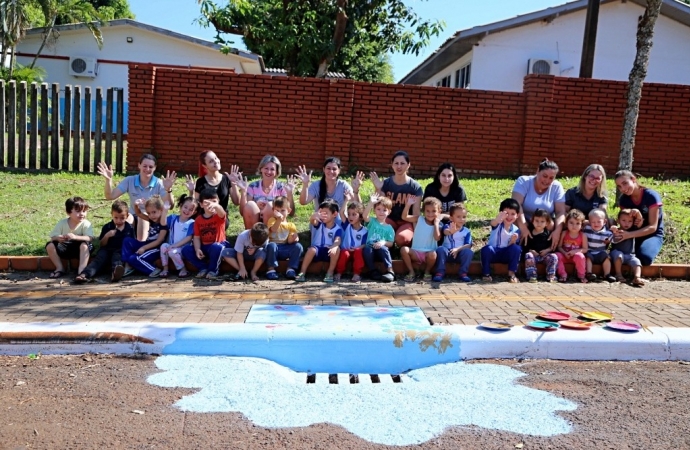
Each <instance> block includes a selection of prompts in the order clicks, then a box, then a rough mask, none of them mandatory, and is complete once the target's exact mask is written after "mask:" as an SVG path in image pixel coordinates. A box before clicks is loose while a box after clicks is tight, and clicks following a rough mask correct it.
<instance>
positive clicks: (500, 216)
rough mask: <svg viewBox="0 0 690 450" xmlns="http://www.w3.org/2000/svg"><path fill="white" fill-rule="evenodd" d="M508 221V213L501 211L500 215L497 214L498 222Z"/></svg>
mask: <svg viewBox="0 0 690 450" xmlns="http://www.w3.org/2000/svg"><path fill="white" fill-rule="evenodd" d="M505 219H506V212H505V211H499V212H498V214H496V220H497V221H499V222H503V221H504V220H505Z"/></svg>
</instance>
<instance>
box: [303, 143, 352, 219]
mask: <svg viewBox="0 0 690 450" xmlns="http://www.w3.org/2000/svg"><path fill="white" fill-rule="evenodd" d="M311 174H312V172H311V171H309V172H307V168H306V167H305V166H299V167H297V176H298V177H299V178H301V179H302V192H301V193H300V195H299V203H300V205H306V204H308V203H309V202H314V211H317V210H318V209H319V205H320V204H321V202H323V201H324V200H326V199H327V198H330V199H333V200H335V201H336V202H337V203H338V205H340V206H341V208H342V207H345V206H346V205H344V203H345V194H346V193H348V192H349V193H350V194H352V196H353V199H352V200H353V201H356V202H360V203H361V202H362V199H361V198H360V196H359V187H360V186H361V184H362V180H364V172H357V174H356V175H355V177H354V178H353V179H352V185H350V183H348V182H347V181H345V180H343V179H341V178H340V159H338V158H336V157H334V156H331V157H329V158H326V161H325V162H324V163H323V176H322V177H321V179H320V180H319V181H317V182H314V183H312V182H311Z"/></svg>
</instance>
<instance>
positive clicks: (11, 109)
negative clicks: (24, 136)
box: [7, 81, 17, 168]
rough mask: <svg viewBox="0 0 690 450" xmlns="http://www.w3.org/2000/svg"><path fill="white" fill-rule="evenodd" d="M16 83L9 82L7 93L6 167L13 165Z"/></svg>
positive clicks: (15, 138) (15, 140) (15, 137)
mask: <svg viewBox="0 0 690 450" xmlns="http://www.w3.org/2000/svg"><path fill="white" fill-rule="evenodd" d="M16 143H17V83H16V82H15V81H10V82H9V92H8V95H7V167H12V168H14V167H17V166H16V165H15V159H14V152H15V150H16V149H17V145H16Z"/></svg>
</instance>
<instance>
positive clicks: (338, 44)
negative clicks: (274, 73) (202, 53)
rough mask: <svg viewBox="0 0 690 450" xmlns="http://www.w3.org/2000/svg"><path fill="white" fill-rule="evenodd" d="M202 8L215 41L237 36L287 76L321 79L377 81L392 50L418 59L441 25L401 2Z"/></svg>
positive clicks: (344, 0) (238, 2) (246, 1)
mask: <svg viewBox="0 0 690 450" xmlns="http://www.w3.org/2000/svg"><path fill="white" fill-rule="evenodd" d="M198 2H199V3H200V4H201V18H200V19H199V22H200V23H201V24H202V25H204V26H213V27H215V29H216V31H217V36H216V41H217V42H218V43H221V44H228V43H230V42H228V41H226V40H225V38H224V34H235V35H241V36H242V38H243V40H244V43H245V45H246V46H247V48H248V49H249V50H250V51H252V52H254V53H258V54H260V55H261V56H262V57H263V58H264V60H265V61H266V63H267V64H268V65H269V66H272V67H281V68H284V69H285V70H286V71H287V73H288V74H289V75H296V76H316V77H325V76H326V74H327V72H328V71H329V70H331V71H339V72H343V73H345V75H347V76H348V77H350V78H353V79H357V80H364V81H381V80H382V78H385V74H386V72H387V71H389V70H390V69H389V66H390V64H388V66H387V63H386V60H385V55H386V54H388V53H390V52H392V51H400V52H402V53H414V54H419V52H420V50H421V49H422V48H423V47H424V46H425V45H427V44H428V42H429V38H430V37H431V36H435V35H438V34H439V33H440V32H441V31H442V29H443V23H442V22H439V21H429V20H422V19H421V18H420V17H419V16H417V14H416V13H415V12H414V11H413V10H412V9H410V8H408V7H407V6H406V5H405V4H404V3H403V0H369V1H367V2H362V1H353V0H311V1H287V0H229V2H228V4H227V5H225V6H222V7H219V6H218V5H217V4H216V3H215V2H214V1H213V0H198Z"/></svg>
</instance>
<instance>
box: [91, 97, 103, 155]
mask: <svg viewBox="0 0 690 450" xmlns="http://www.w3.org/2000/svg"><path fill="white" fill-rule="evenodd" d="M95 120H96V122H95V123H94V142H93V165H94V167H97V166H98V163H99V162H101V154H102V152H103V145H102V140H103V89H101V88H99V87H97V88H96V118H95Z"/></svg>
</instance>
